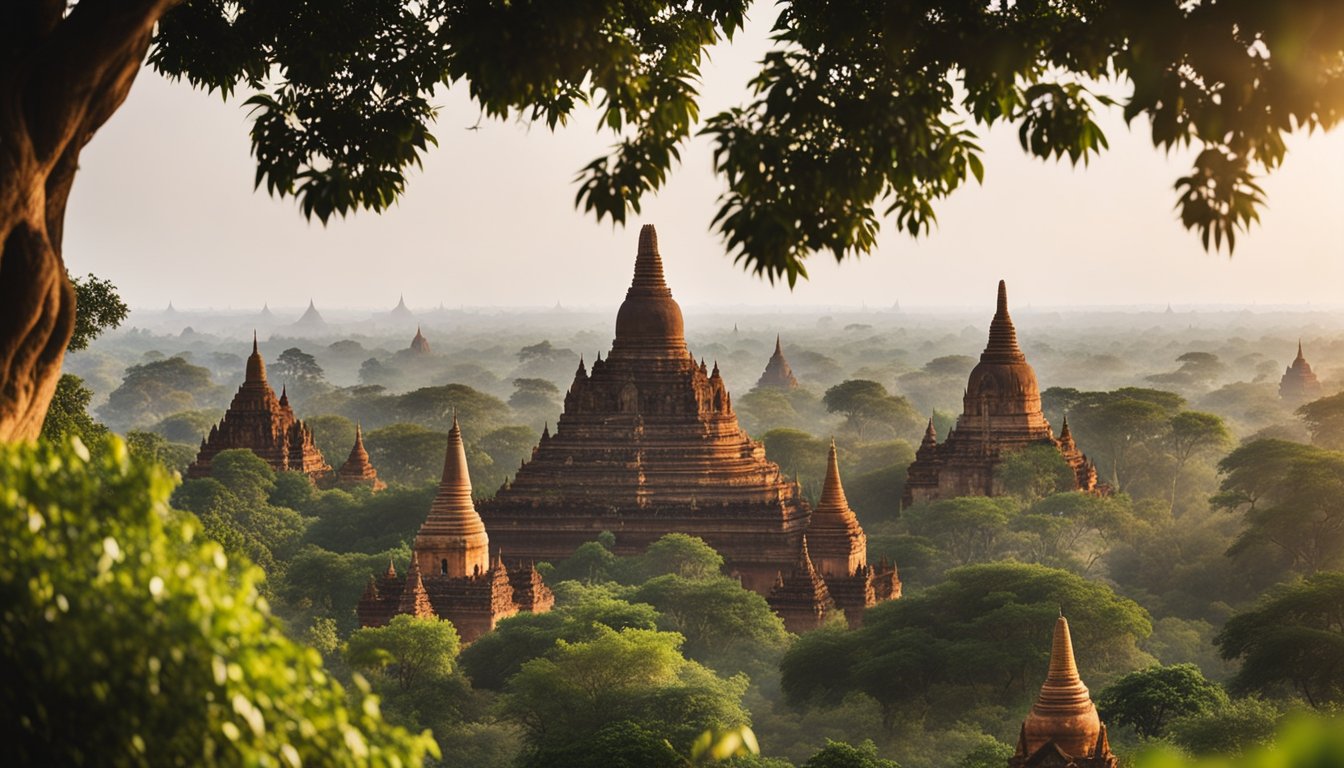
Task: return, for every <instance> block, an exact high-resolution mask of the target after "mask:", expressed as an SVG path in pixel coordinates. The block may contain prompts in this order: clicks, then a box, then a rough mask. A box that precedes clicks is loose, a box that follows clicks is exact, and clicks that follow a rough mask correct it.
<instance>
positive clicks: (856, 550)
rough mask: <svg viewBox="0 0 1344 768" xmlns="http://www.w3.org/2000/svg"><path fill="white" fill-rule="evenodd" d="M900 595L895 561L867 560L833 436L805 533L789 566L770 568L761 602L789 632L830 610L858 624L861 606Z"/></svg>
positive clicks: (814, 623)
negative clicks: (871, 562)
mask: <svg viewBox="0 0 1344 768" xmlns="http://www.w3.org/2000/svg"><path fill="white" fill-rule="evenodd" d="M900 596H901V580H900V577H899V576H898V575H897V573H896V568H895V566H892V565H889V564H887V563H886V562H883V563H881V564H879V565H878V566H877V567H873V566H870V565H869V564H868V537H867V536H866V535H865V534H864V532H863V528H862V526H860V525H859V519H858V517H857V516H855V514H854V510H852V509H850V507H849V501H848V500H847V499H846V498H845V488H844V485H843V484H842V483H841V482H840V463H839V460H838V458H837V456H836V451H835V441H831V450H830V455H829V457H828V458H827V466H826V480H825V482H824V484H823V485H822V489H821V497H820V498H819V499H818V500H817V506H816V508H815V509H813V510H812V519H811V522H810V523H809V524H808V528H807V535H806V536H805V537H804V538H803V543H802V547H801V551H800V552H799V556H798V559H797V561H796V563H795V564H794V566H793V569H792V570H791V571H789V572H788V573H787V575H786V574H785V573H784V572H782V571H781V572H780V573H778V574H776V577H775V583H774V585H773V586H772V587H771V589H770V593H769V594H768V595H767V596H766V602H768V603H770V607H771V608H774V610H775V612H776V613H778V614H779V615H780V617H781V618H782V619H783V620H784V626H785V628H786V629H788V630H789V631H790V632H796V633H802V632H806V631H809V630H812V629H816V628H817V627H818V626H820V625H821V624H822V623H823V622H824V621H825V620H826V617H827V615H828V614H829V613H830V612H831V611H834V610H839V611H842V612H843V613H844V616H845V621H846V622H847V623H848V624H849V626H850V627H858V626H862V624H863V611H864V609H866V608H868V607H869V606H872V605H876V604H877V603H879V602H882V601H884V600H894V599H896V598H898V597H900Z"/></svg>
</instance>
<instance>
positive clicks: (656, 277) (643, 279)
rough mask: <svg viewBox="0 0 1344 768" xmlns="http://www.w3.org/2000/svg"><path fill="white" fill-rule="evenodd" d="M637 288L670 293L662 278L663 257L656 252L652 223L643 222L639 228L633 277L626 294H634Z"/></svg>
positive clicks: (655, 236)
mask: <svg viewBox="0 0 1344 768" xmlns="http://www.w3.org/2000/svg"><path fill="white" fill-rule="evenodd" d="M637 288H642V289H645V290H649V291H656V292H659V293H664V292H665V293H666V295H668V296H671V295H672V292H671V290H669V289H668V287H667V281H666V280H664V279H663V257H662V254H660V253H658V230H656V229H654V228H653V225H652V224H645V225H644V226H642V227H640V229H639V251H638V252H637V254H636V256H635V277H634V280H632V281H631V283H630V293H629V294H627V295H632V294H634V292H635V290H636V289H637Z"/></svg>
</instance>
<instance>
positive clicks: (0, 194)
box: [0, 0, 172, 442]
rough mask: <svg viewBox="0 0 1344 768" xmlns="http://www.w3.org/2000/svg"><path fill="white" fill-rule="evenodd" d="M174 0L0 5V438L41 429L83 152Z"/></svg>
mask: <svg viewBox="0 0 1344 768" xmlns="http://www.w3.org/2000/svg"><path fill="white" fill-rule="evenodd" d="M171 5H172V0H81V1H80V2H79V3H78V4H76V5H75V6H74V7H73V9H72V10H70V11H69V13H68V14H66V12H65V11H66V4H65V0H37V1H35V2H31V3H24V4H21V6H22V8H21V10H17V11H13V12H11V11H8V10H7V11H5V12H3V13H0V24H4V25H12V26H11V27H10V29H9V30H7V34H6V35H5V37H6V41H5V42H10V43H12V47H10V48H9V50H6V51H5V53H7V54H10V56H9V57H8V60H7V61H6V63H5V71H4V73H3V75H0V442H11V441H16V440H29V439H33V438H35V437H37V435H38V433H39V432H40V431H41V429H42V421H43V419H44V418H45V417H46V413H47V406H48V405H49V404H50V403H51V397H52V395H53V394H54V393H55V391H56V382H57V380H59V379H60V375H61V362H62V360H63V358H64V356H65V347H66V344H67V343H69V341H70V334H71V333H72V332H73V331H74V327H75V294H74V289H73V288H72V287H71V285H70V281H69V280H68V279H67V277H66V272H65V263H64V261H63V260H62V258H61V237H62V234H63V230H64V224H65V205H66V201H67V200H68V199H69V195H70V187H71V185H72V184H73V182H74V178H75V171H76V169H77V168H78V165H79V153H80V151H81V150H82V149H83V148H84V145H85V144H87V143H88V141H89V139H91V138H92V137H93V134H94V132H95V131H96V130H98V128H100V127H101V126H102V125H103V123H105V122H106V121H107V119H108V118H109V117H111V116H112V113H113V112H115V111H116V110H117V108H118V107H120V106H121V104H122V102H123V101H125V99H126V94H127V93H129V91H130V87H131V83H132V82H133V81H134V79H135V75H136V73H137V72H138V71H139V69H140V65H141V62H142V61H143V60H144V57H145V53H146V51H147V50H148V48H149V40H150V36H151V34H152V32H153V29H154V24H155V23H156V22H157V21H158V19H159V17H160V16H162V15H163V13H164V12H165V11H166V10H167V9H168V8H169V7H170V6H171Z"/></svg>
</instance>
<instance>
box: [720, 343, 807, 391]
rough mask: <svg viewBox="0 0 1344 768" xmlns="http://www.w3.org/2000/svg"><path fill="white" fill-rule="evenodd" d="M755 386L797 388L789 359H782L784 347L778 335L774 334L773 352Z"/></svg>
mask: <svg viewBox="0 0 1344 768" xmlns="http://www.w3.org/2000/svg"><path fill="white" fill-rule="evenodd" d="M734 330H736V328H734ZM756 388H757V389H797V388H798V379H795V378H794V377H793V369H792V368H790V367H789V361H788V360H785V359H784V349H783V348H782V347H781V346H780V344H779V336H775V353H774V354H773V355H771V356H770V362H768V363H766V364H765V373H762V374H761V379H760V381H757V382H756Z"/></svg>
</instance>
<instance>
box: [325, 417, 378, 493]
mask: <svg viewBox="0 0 1344 768" xmlns="http://www.w3.org/2000/svg"><path fill="white" fill-rule="evenodd" d="M336 484H337V485H342V486H357V485H366V486H368V487H369V489H370V490H372V491H373V492H374V493H377V492H378V491H381V490H383V489H384V488H386V487H387V483H384V482H383V481H382V480H379V479H378V470H376V469H374V468H373V464H372V463H370V462H369V452H368V451H366V450H364V428H363V427H361V426H359V425H356V426H355V444H354V446H353V447H351V448H350V457H349V458H347V459H346V460H345V463H344V464H342V465H341V468H340V469H338V470H336Z"/></svg>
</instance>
